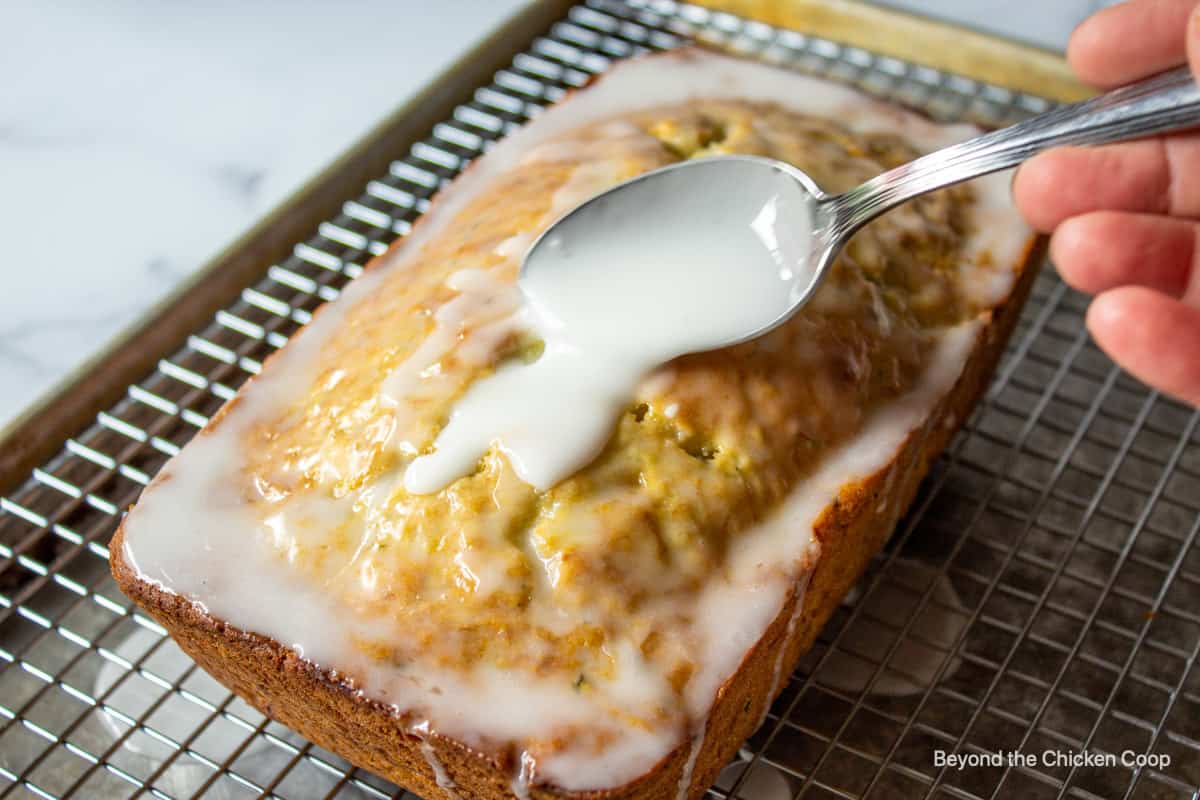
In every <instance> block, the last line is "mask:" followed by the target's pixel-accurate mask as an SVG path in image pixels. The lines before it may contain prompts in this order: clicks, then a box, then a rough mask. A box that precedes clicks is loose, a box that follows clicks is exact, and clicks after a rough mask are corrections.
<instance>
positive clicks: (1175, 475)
mask: <svg viewBox="0 0 1200 800" xmlns="http://www.w3.org/2000/svg"><path fill="white" fill-rule="evenodd" d="M690 38H698V39H704V40H708V41H711V42H715V43H719V44H721V45H723V46H726V47H728V48H731V49H733V50H735V51H739V52H743V53H746V54H751V55H756V56H757V57H761V58H763V59H766V60H769V61H774V62H779V63H782V64H787V65H791V66H794V67H796V68H797V69H800V70H803V71H806V72H810V73H816V74H820V75H825V76H828V77H831V78H833V79H835V80H840V81H845V82H849V83H853V84H856V85H859V86H861V87H863V88H864V89H866V90H867V91H869V92H872V93H875V94H878V95H881V96H884V97H887V98H891V99H894V100H896V101H899V102H902V103H905V104H907V105H910V106H914V107H917V108H921V109H924V110H925V111H927V112H928V113H930V114H932V115H934V116H936V117H940V118H974V119H977V120H979V121H982V122H985V123H990V124H1001V123H1005V122H1009V121H1012V120H1013V119H1015V118H1018V117H1020V116H1023V115H1027V114H1029V113H1031V112H1036V111H1040V110H1042V109H1044V108H1046V107H1047V103H1046V102H1045V101H1044V100H1041V99H1039V98H1036V97H1031V96H1027V95H1022V94H1016V93H1013V92H1010V91H1007V90H1004V89H1001V88H997V87H993V86H987V85H982V84H979V83H977V82H975V81H972V80H969V79H966V78H962V77H960V76H955V75H952V74H947V73H944V72H938V71H935V70H931V69H927V68H924V67H920V66H917V65H914V64H908V63H904V62H900V61H897V60H894V59H890V58H884V57H880V56H877V55H874V54H872V53H869V52H866V51H863V50H858V49H853V48H847V47H843V46H840V45H838V44H836V43H834V42H830V41H826V40H822V39H817V38H812V37H806V36H803V35H800V34H797V33H794V32H788V31H784V30H777V29H773V28H771V27H769V26H766V25H762V24H759V23H755V22H748V21H744V20H742V19H739V18H737V17H733V16H730V15H727V14H719V13H712V12H709V11H706V10H704V9H701V8H698V7H695V6H690V5H684V4H679V3H676V2H672V1H671V0H638V1H635V0H630V1H629V2H617V1H616V0H589V1H588V2H587V3H585V4H582V5H579V6H577V7H574V8H572V9H571V10H570V13H569V14H568V15H567V17H566V18H564V19H563V20H562V21H561V22H559V23H558V24H556V25H554V26H553V28H552V29H551V30H550V31H548V32H547V34H546V35H545V36H544V37H542V38H539V39H537V40H535V41H534V42H532V43H531V44H530V46H529V48H528V49H527V50H526V51H525V52H524V53H522V54H521V55H519V56H517V57H516V58H515V59H514V61H513V63H512V65H511V67H510V68H508V69H505V70H503V71H501V72H499V73H498V74H497V75H496V76H495V82H494V83H493V84H492V85H490V86H487V87H483V88H480V89H479V90H478V91H477V92H476V93H475V95H474V99H473V100H472V101H471V102H469V103H467V104H465V105H462V106H460V107H459V108H458V109H456V110H455V112H454V115H453V118H452V119H448V120H446V121H445V122H444V123H443V124H441V125H438V126H437V127H435V128H434V130H433V133H432V135H431V136H430V137H429V138H428V139H426V140H425V141H424V142H422V143H420V144H418V145H416V146H415V147H414V148H413V149H412V152H411V153H410V154H409V155H407V156H405V157H403V158H401V159H399V160H397V161H395V162H394V163H393V164H392V165H391V168H390V170H389V173H388V174H387V175H383V176H380V177H379V178H378V179H377V180H374V181H371V182H370V183H369V184H368V185H367V187H366V191H365V192H364V194H362V195H361V196H360V197H358V198H356V199H353V200H349V201H347V202H346V203H345V205H344V206H343V209H342V214H341V215H340V216H338V217H337V218H336V219H334V220H331V221H329V222H327V223H325V224H323V225H321V226H320V229H319V232H318V235H316V236H314V237H313V238H312V239H310V240H309V241H307V242H304V243H302V244H298V245H296V247H295V249H294V252H293V254H292V256H291V257H289V258H288V259H286V260H284V261H282V262H281V263H279V264H276V265H273V266H271V267H270V268H269V269H268V270H267V274H266V277H265V278H263V279H262V280H261V281H260V282H259V283H257V284H255V285H254V286H252V287H248V288H246V289H245V290H244V291H243V292H242V295H241V299H240V300H239V301H238V302H237V303H235V304H234V305H232V306H230V307H229V308H227V309H226V310H223V311H221V312H219V313H218V314H217V315H216V317H215V319H214V320H213V321H212V323H211V324H210V325H209V326H208V327H207V328H205V329H204V330H202V331H198V332H197V333H196V334H195V335H194V336H192V337H190V339H189V340H188V343H187V346H186V347H184V348H183V349H182V350H180V351H178V352H176V353H174V354H171V355H170V356H169V357H166V358H163V359H162V360H161V361H160V362H159V363H158V367H157V369H156V370H155V371H154V373H153V374H152V375H150V376H148V377H147V378H146V379H145V380H143V381H142V382H140V383H138V384H135V385H132V386H130V387H129V389H128V394H127V396H126V397H125V398H124V399H123V400H122V401H121V402H119V403H117V404H116V405H115V406H114V407H112V408H110V409H108V410H106V411H104V412H102V413H100V414H99V415H98V416H97V418H96V421H95V424H94V425H92V426H91V427H90V428H88V429H87V430H86V431H83V432H82V433H80V434H79V435H78V436H76V437H74V438H71V439H68V440H67V441H66V442H64V447H63V449H62V451H61V452H60V453H59V454H58V455H57V456H56V457H55V458H53V459H52V460H50V461H49V462H48V463H46V464H45V465H44V466H43V467H42V468H40V469H37V470H34V472H33V474H32V475H31V476H30V477H29V479H28V480H27V481H26V482H25V483H24V485H23V486H21V487H20V488H19V489H18V490H17V491H16V492H15V493H14V494H12V495H11V496H9V497H5V498H2V499H0V726H2V727H0V798H10V797H35V796H36V797H66V796H72V797H87V798H94V797H120V796H129V795H140V794H150V795H153V796H155V797H161V798H179V797H191V796H199V795H203V796H204V797H206V798H236V797H254V796H272V797H285V798H318V797H325V798H333V797H337V798H359V797H363V798H374V797H405V796H407V797H411V795H405V793H404V792H403V791H402V790H399V789H397V788H396V787H394V786H392V785H390V784H388V783H386V782H384V781H381V780H379V779H378V778H376V777H374V776H372V775H369V774H367V773H364V772H362V771H360V770H356V769H354V768H353V767H351V766H350V765H349V764H347V763H346V762H345V761H343V760H341V759H339V758H338V757H337V756H335V755H333V754H331V753H328V752H326V751H324V750H322V749H320V748H318V747H316V746H314V745H312V744H310V743H308V742H306V741H304V740H303V739H302V738H300V737H299V736H297V735H295V734H293V733H291V732H290V731H288V730H287V729H285V728H283V727H282V726H280V725H278V724H276V723H273V722H271V721H270V720H268V719H266V718H264V717H263V716H262V715H260V714H258V713H257V712H256V711H254V710H253V709H251V708H250V707H249V706H247V705H246V704H244V703H243V702H242V701H240V700H238V699H237V698H234V697H232V696H231V695H230V694H229V693H228V692H227V691H226V690H224V689H223V688H222V687H220V686H219V685H217V684H215V683H214V682H213V681H212V680H211V679H209V678H208V677H207V676H206V675H205V674H204V673H202V672H201V671H199V670H198V669H197V668H196V667H195V666H194V665H193V664H192V663H191V662H190V661H189V660H188V659H187V658H186V657H185V656H184V655H183V654H182V653H180V652H179V650H178V649H177V648H176V647H175V645H174V644H173V643H172V642H171V641H170V640H169V639H167V638H166V637H165V636H164V632H163V630H162V629H161V628H160V627H159V626H158V625H156V624H155V623H154V622H153V621H152V620H150V619H148V618H147V617H145V616H143V615H141V614H140V613H138V612H137V611H136V610H135V609H133V608H132V607H131V605H130V603H129V602H128V601H127V600H126V599H125V598H124V597H123V596H122V595H121V594H120V593H119V592H118V591H117V589H116V587H115V585H114V584H113V582H112V580H111V579H110V578H109V576H108V567H107V556H108V553H107V549H106V543H107V541H108V539H109V537H110V535H111V534H112V532H113V530H114V528H115V526H116V523H117V519H118V516H119V514H120V513H121V510H122V509H123V508H125V507H126V506H127V505H128V504H130V503H131V502H132V501H133V500H134V499H135V498H136V496H137V494H138V492H139V490H140V489H141V488H142V487H143V486H144V485H145V484H146V482H147V481H148V480H149V478H150V476H151V475H153V474H154V472H155V471H156V470H157V469H158V468H159V467H160V466H162V464H163V462H164V461H165V460H166V459H167V458H168V457H170V456H171V455H173V454H174V453H175V452H176V451H178V449H179V447H180V446H181V445H183V444H184V443H185V442H186V441H187V440H188V439H189V438H190V437H191V436H192V435H193V434H194V433H195V432H196V431H197V430H198V429H199V428H200V427H201V426H202V425H203V424H204V423H205V421H206V420H207V419H208V417H209V416H210V415H211V414H213V413H214V412H215V411H216V409H217V408H218V407H219V406H220V405H221V404H222V403H223V402H224V401H225V400H227V399H228V398H229V397H230V396H232V395H233V393H234V391H235V390H236V389H237V387H238V386H239V385H240V384H241V383H242V382H243V381H244V380H245V379H246V378H247V377H248V376H249V375H252V374H254V373H256V372H257V371H258V369H259V366H260V364H261V363H262V361H263V359H264V358H265V357H266V356H267V355H268V354H270V353H271V352H272V351H274V350H275V349H277V348H279V347H280V346H282V345H283V344H284V342H286V341H287V338H288V336H290V335H291V334H292V333H293V332H294V331H295V330H297V328H299V326H301V325H303V324H304V323H306V322H307V321H308V320H309V318H310V315H311V313H312V311H313V309H314V308H315V307H317V306H318V305H320V304H321V303H323V302H325V301H327V300H331V299H333V298H334V297H336V296H337V294H338V291H339V289H340V288H341V287H342V286H343V285H344V284H345V283H346V282H347V281H349V280H350V279H352V278H354V277H355V276H356V275H358V274H359V273H360V272H361V270H362V266H361V265H362V264H363V263H365V261H366V260H367V259H369V258H370V257H371V256H372V255H374V254H378V253H381V252H382V251H383V250H384V249H385V248H386V247H387V245H388V243H389V242H390V241H392V240H393V239H394V238H396V237H397V236H403V235H404V234H405V233H407V231H408V230H409V227H410V225H411V224H412V222H413V220H414V219H415V218H416V217H417V216H419V215H420V214H421V213H422V212H423V211H424V210H425V208H426V206H427V203H428V198H429V196H430V195H431V194H432V193H433V192H434V191H435V190H436V189H437V188H438V187H439V186H440V185H442V184H443V183H444V182H445V181H446V180H448V179H449V178H451V177H452V176H454V175H455V174H456V173H457V172H459V171H460V170H461V169H462V168H463V166H464V165H465V164H466V162H467V161H469V160H470V159H471V158H473V157H474V156H476V155H478V154H479V153H480V152H482V151H483V150H484V149H486V147H487V145H488V144H489V143H490V142H492V141H494V140H495V139H497V138H498V137H500V136H502V135H503V134H504V133H505V132H507V131H509V130H511V129H512V128H513V127H515V126H518V125H520V124H521V123H522V122H524V121H525V120H526V119H528V118H529V117H530V116H531V115H532V114H534V113H536V111H537V109H538V108H540V107H542V106H544V105H546V104H547V103H552V102H554V101H555V100H556V99H558V98H559V97H560V96H561V95H562V94H563V92H564V91H565V90H567V89H568V88H570V87H573V86H578V85H581V84H583V83H584V82H586V81H587V80H588V79H589V78H590V77H591V76H592V75H594V74H596V73H598V72H602V71H603V70H604V69H605V68H606V67H607V66H608V65H609V64H610V63H611V62H612V60H614V59H619V58H623V57H625V56H628V55H631V54H634V53H637V52H640V51H642V50H644V49H659V48H670V47H674V46H677V45H678V44H680V43H681V42H682V41H684V40H687V39H690ZM1084 304H1085V301H1084V298H1082V297H1081V296H1079V295H1077V294H1075V293H1074V292H1072V291H1071V290H1069V289H1068V288H1066V287H1065V286H1064V284H1062V283H1061V282H1060V281H1059V280H1058V279H1057V277H1055V275H1054V274H1053V273H1052V272H1051V271H1049V270H1046V271H1045V272H1044V274H1043V275H1042V276H1041V277H1040V278H1039V279H1038V281H1037V283H1036V286H1035V288H1034V291H1033V296H1032V298H1031V299H1030V301H1029V304H1028V306H1027V308H1026V310H1025V314H1024V316H1023V318H1022V320H1021V322H1020V325H1019V328H1018V330H1017V333H1016V335H1015V336H1014V337H1013V340H1012V342H1011V344H1010V345H1009V348H1008V350H1007V353H1006V357H1005V360H1004V361H1003V363H1002V365H1001V367H1000V369H999V371H998V374H997V377H996V380H995V382H994V385H993V386H992V387H991V390H990V392H989V393H988V395H987V397H986V399H985V400H984V401H983V403H982V404H981V405H980V406H979V407H978V408H977V410H976V411H975V412H974V414H973V415H972V416H971V418H970V419H969V420H967V422H966V424H965V427H964V428H963V430H962V432H961V433H960V434H959V435H958V436H957V438H956V439H955V440H954V441H953V443H952V445H951V447H950V448H949V450H948V451H947V453H946V454H945V455H944V456H943V457H942V458H941V459H940V460H939V461H938V462H937V463H936V464H935V465H934V467H933V469H932V471H931V474H930V476H929V478H928V479H927V480H926V481H925V484H924V485H923V488H922V490H921V492H920V494H919V496H918V498H917V501H916V503H915V505H914V507H913V510H912V511H911V512H910V514H909V515H908V517H907V518H906V519H905V520H904V521H903V522H902V523H901V526H900V528H899V529H898V531H897V533H896V535H895V536H894V537H893V539H892V542H891V543H890V545H889V546H888V548H887V549H886V550H885V552H884V553H882V554H881V555H879V556H878V557H877V558H876V559H875V561H874V563H873V564H872V566H871V568H870V570H869V572H868V575H867V576H866V577H865V578H864V580H863V582H862V583H861V584H860V586H859V587H858V589H857V590H856V592H855V593H854V595H853V596H852V597H851V598H850V600H849V601H848V602H847V603H846V604H844V605H843V606H842V607H841V609H839V611H838V612H837V614H835V617H834V619H833V620H832V621H831V623H830V624H829V625H828V626H827V627H826V629H825V630H824V632H823V633H822V635H821V637H820V640H819V642H818V644H817V645H816V646H815V647H814V648H813V650H812V651H811V652H810V653H809V654H808V656H807V657H806V658H805V659H804V662H803V663H802V665H801V667H800V669H798V670H797V672H796V674H795V675H794V676H793V677H792V680H791V682H790V684H789V685H788V686H787V688H786V690H785V691H784V692H783V694H782V696H781V697H780V698H779V700H778V701H777V702H776V703H775V705H774V707H773V709H772V710H771V713H770V714H769V716H768V718H767V720H766V721H765V723H764V724H763V726H762V727H761V729H760V730H759V731H758V732H757V733H756V734H754V735H753V736H752V737H751V739H750V741H749V742H747V744H746V747H745V748H743V751H742V754H741V755H740V757H739V759H738V760H737V761H735V763H734V764H733V765H731V766H730V767H729V768H727V770H726V772H725V773H724V774H723V777H722V781H721V782H720V783H719V785H718V787H716V788H714V789H713V790H711V792H710V796H711V797H730V796H739V797H744V798H747V800H780V799H781V798H787V797H800V796H804V797H844V798H857V797H866V796H870V797H880V798H892V797H925V796H935V795H936V796H948V797H957V798H1001V797H1003V798H1009V797H1020V798H1024V797H1102V798H1110V797H1137V798H1183V797H1191V798H1197V797H1198V796H1200V793H1198V791H1197V783H1198V782H1200V669H1197V666H1196V661H1197V651H1198V649H1200V603H1198V602H1197V600H1196V597H1197V595H1198V593H1200V547H1198V546H1197V530H1198V529H1200V447H1198V446H1197V433H1196V426H1197V415H1196V413H1195V412H1194V411H1192V410H1190V409H1187V408H1185V407H1183V406H1181V405H1179V404H1176V403H1174V402H1172V401H1170V400H1168V399H1164V398H1162V397H1160V396H1159V395H1157V394H1155V393H1153V392H1150V391H1147V390H1146V389H1145V388H1144V387H1142V386H1140V385H1138V384H1137V383H1136V382H1134V381H1132V380H1131V379H1130V378H1128V377H1127V376H1125V375H1123V374H1122V373H1120V372H1119V371H1118V370H1117V368H1116V367H1114V366H1113V364H1112V363H1110V362H1109V361H1108V360H1107V359H1106V358H1105V357H1104V356H1103V355H1102V354H1101V353H1100V352H1099V351H1097V350H1096V349H1095V347H1094V346H1093V345H1092V344H1091V343H1090V342H1089V340H1088V338H1087V335H1086V333H1085V332H1084V327H1083V322H1082V312H1083V309H1084ZM1013 752H1016V753H1020V754H1021V756H1022V757H1021V759H1020V760H1016V759H1012V760H1010V759H1009V757H1008V755H1007V754H1009V753H1013ZM996 754H999V756H997V755H996ZM948 756H953V757H957V758H958V759H962V758H966V759H971V760H973V761H974V762H976V763H974V764H973V765H972V766H970V767H969V768H964V769H959V768H957V767H958V762H957V761H954V760H949V761H948V760H947V757H948ZM997 757H999V758H1000V759H1001V760H1002V761H1003V763H1002V764H1000V765H992V764H991V761H993V760H995V759H996V758H997ZM979 762H984V763H979Z"/></svg>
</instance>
